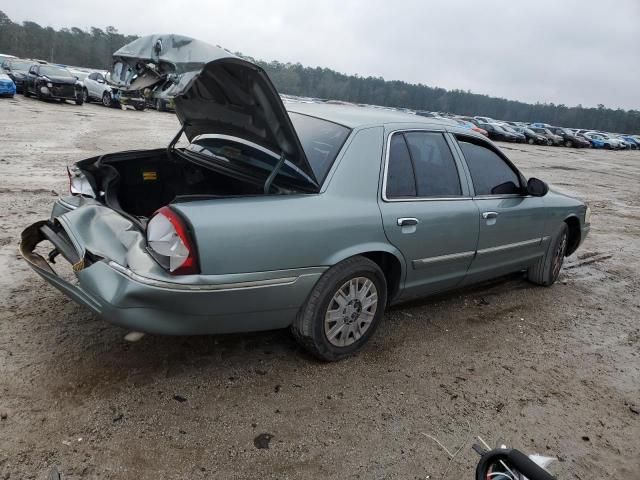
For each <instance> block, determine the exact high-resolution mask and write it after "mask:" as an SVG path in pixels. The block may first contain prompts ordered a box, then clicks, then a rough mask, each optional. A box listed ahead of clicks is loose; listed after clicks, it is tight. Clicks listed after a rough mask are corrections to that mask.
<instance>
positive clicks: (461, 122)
mask: <svg viewBox="0 0 640 480" xmlns="http://www.w3.org/2000/svg"><path fill="white" fill-rule="evenodd" d="M452 120H454V121H456V122H457V123H458V125H460V126H461V127H462V128H468V129H469V130H473V131H474V132H477V133H479V134H480V135H484V136H485V137H488V136H489V134H488V133H487V131H486V130H485V129H484V128H480V127H478V126H477V125H476V124H475V123H471V122H468V121H466V120H462V119H460V118H456V117H452Z"/></svg>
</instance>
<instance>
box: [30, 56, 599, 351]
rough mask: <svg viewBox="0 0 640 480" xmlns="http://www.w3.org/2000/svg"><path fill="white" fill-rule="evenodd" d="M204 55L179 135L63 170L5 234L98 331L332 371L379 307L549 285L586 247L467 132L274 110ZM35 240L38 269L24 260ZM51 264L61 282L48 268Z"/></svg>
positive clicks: (411, 120) (583, 228)
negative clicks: (14, 230) (268, 339)
mask: <svg viewBox="0 0 640 480" xmlns="http://www.w3.org/2000/svg"><path fill="white" fill-rule="evenodd" d="M218 53H219V55H218V57H217V58H213V59H212V60H211V61H210V62H209V63H207V64H206V65H205V66H204V68H203V69H201V70H200V71H198V72H196V73H194V75H192V76H191V78H190V80H189V81H188V82H186V83H185V85H184V87H183V90H182V93H181V94H180V95H178V96H177V97H176V99H175V108H176V114H177V116H178V118H179V119H180V122H181V123H182V128H181V130H180V132H179V133H178V134H177V135H176V136H175V138H174V139H173V140H172V141H171V143H170V144H169V146H168V147H167V148H158V149H156V150H142V151H125V152H118V153H112V154H107V155H99V156H96V157H92V158H89V159H86V160H82V161H80V162H78V163H77V164H75V165H74V166H73V167H72V168H71V169H70V172H69V174H70V177H71V192H72V195H71V196H69V197H65V198H61V199H59V200H58V201H57V202H56V203H55V205H54V207H53V213H52V215H51V218H49V219H48V220H43V221H41V222H38V223H36V224H33V225H31V226H30V227H28V228H27V229H26V230H25V231H24V232H23V234H22V242H21V252H22V255H23V256H24V258H25V259H26V260H27V262H29V264H30V265H31V266H32V267H33V269H34V270H35V271H36V272H37V273H38V274H39V275H41V276H42V277H43V278H44V279H45V280H47V281H48V282H49V283H51V284H52V285H54V286H55V287H57V288H58V289H60V290H61V291H62V292H64V293H65V294H66V295H68V296H69V297H71V298H72V299H74V300H76V301H77V302H79V303H81V304H83V305H86V306H87V307H88V308H90V309H91V310H93V311H94V312H95V313H97V314H99V315H101V316H102V317H104V318H105V319H106V320H108V321H110V322H113V323H115V324H117V325H121V326H123V327H125V328H126V329H128V330H131V331H134V332H151V333H156V334H170V335H186V334H214V333H227V332H243V331H254V330H267V329H277V328H285V327H289V328H291V330H292V332H293V334H294V335H295V337H296V338H297V339H298V340H299V341H300V343H301V344H302V345H303V346H304V347H305V348H307V349H308V350H309V351H310V352H311V353H313V354H314V355H316V356H317V357H319V358H321V359H324V360H337V359H340V358H343V357H345V356H347V355H350V354H352V353H353V352H355V351H357V350H358V349H360V348H361V347H362V346H363V345H364V344H365V343H366V342H367V340H368V339H369V338H370V337H371V335H372V334H373V333H374V331H375V329H376V327H377V326H378V325H379V323H380V321H381V320H382V318H383V312H384V310H385V308H386V307H387V306H388V305H390V304H394V303H398V302H401V301H404V300H408V299H411V298H415V297H420V296H425V295H430V294H433V293H436V292H442V291H446V290H450V289H454V288H458V287H461V286H464V285H468V284H472V283H475V282H479V281H483V280H486V279H490V278H494V277H497V276H501V275H504V274H507V273H509V272H516V271H526V272H527V275H528V278H529V279H530V280H531V281H533V282H535V283H537V284H541V285H551V284H552V283H554V281H555V280H556V279H557V278H558V275H559V272H560V268H561V266H562V262H563V259H564V257H565V256H566V255H570V254H572V253H573V252H574V251H575V250H576V249H577V248H578V246H579V245H580V243H581V242H582V241H583V240H584V238H585V236H586V235H587V233H588V231H589V224H590V212H589V210H588V208H587V207H586V205H585V204H584V203H583V202H581V201H580V200H577V199H575V198H571V197H568V196H565V195H561V194H559V193H554V192H551V191H549V190H548V188H547V186H546V184H545V183H544V182H542V181H540V180H537V179H533V178H532V179H529V180H528V181H527V180H526V179H525V178H524V177H523V175H522V174H521V173H520V172H519V171H518V169H517V168H516V167H515V166H514V165H513V164H512V163H511V162H510V161H509V160H508V159H507V157H506V156H505V155H504V154H503V153H502V152H501V151H500V150H499V149H498V148H497V147H496V146H495V145H494V144H493V143H491V142H490V141H488V140H486V139H485V138H484V137H482V136H481V135H478V134H476V133H474V132H472V131H471V130H469V129H464V128H460V127H457V126H453V125H451V124H449V123H442V122H439V121H438V120H437V119H431V118H426V117H421V116H416V115H411V114H406V113H400V112H393V111H390V110H383V109H373V108H364V107H357V106H344V105H329V104H317V103H299V104H296V103H289V104H288V105H287V109H285V107H284V105H283V103H282V101H281V99H280V97H279V96H278V94H277V92H276V90H275V89H274V87H273V85H272V84H271V82H270V80H269V78H268V77H267V75H266V74H265V72H264V71H263V70H262V69H261V68H259V67H258V66H256V65H254V64H252V63H250V62H247V61H245V60H242V59H240V58H237V57H235V56H233V55H231V54H229V53H228V52H226V51H224V50H219V52H218ZM181 135H185V136H186V138H187V139H188V141H189V144H188V146H187V147H185V148H177V147H176V146H175V145H176V143H177V141H178V138H179V137H180V136H181ZM43 241H48V242H50V243H51V244H53V250H51V252H50V253H49V254H48V259H45V258H44V257H42V256H41V255H39V254H38V253H37V252H35V251H34V250H35V248H36V246H37V245H38V244H39V243H40V242H43ZM59 255H61V256H62V257H64V258H65V259H66V260H67V261H68V262H69V263H70V264H71V265H72V270H73V272H74V273H75V281H68V280H65V279H63V278H62V277H60V276H58V275H57V274H56V273H55V272H54V270H53V269H52V267H51V265H50V262H51V261H53V260H55V259H56V258H57V257H58V256H59Z"/></svg>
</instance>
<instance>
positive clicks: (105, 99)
mask: <svg viewBox="0 0 640 480" xmlns="http://www.w3.org/2000/svg"><path fill="white" fill-rule="evenodd" d="M112 104H113V99H112V98H111V92H104V93H103V94H102V105H104V106H105V107H110V106H111V105H112Z"/></svg>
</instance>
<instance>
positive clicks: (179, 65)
mask: <svg viewBox="0 0 640 480" xmlns="http://www.w3.org/2000/svg"><path fill="white" fill-rule="evenodd" d="M114 59H115V63H114V67H113V69H112V71H111V74H110V77H111V82H112V83H116V84H117V82H120V84H121V85H122V86H123V87H126V88H128V89H143V88H148V87H151V86H153V85H158V84H162V83H163V82H172V85H171V86H170V87H169V88H170V95H171V96H173V97H174V103H175V111H176V115H177V116H178V119H179V120H180V123H181V124H182V126H183V129H184V133H185V135H186V136H187V138H188V139H189V141H192V140H193V139H194V138H195V137H196V136H198V135H201V134H221V135H230V136H234V137H238V138H242V139H245V140H248V141H250V142H253V143H255V144H257V145H259V146H261V147H264V148H266V149H268V150H270V151H272V152H273V153H275V154H276V155H278V156H281V157H284V158H285V159H286V160H287V161H289V162H291V163H292V164H294V165H295V166H297V167H298V168H299V169H300V170H302V171H303V172H304V173H305V174H306V175H307V176H308V178H309V179H310V182H312V183H313V187H314V188H316V189H318V188H319V186H318V182H317V179H316V177H315V175H314V173H313V170H312V168H311V166H310V164H309V161H308V159H307V157H306V155H305V152H304V149H303V147H302V144H301V143H300V139H299V138H298V135H297V134H296V131H295V129H294V127H293V124H292V123H291V119H290V118H289V115H288V113H287V111H286V109H285V107H284V105H283V103H282V100H281V99H280V96H279V95H278V92H277V91H276V89H275V87H274V86H273V84H272V83H271V80H270V79H269V77H268V75H267V74H266V72H265V71H264V70H263V69H262V68H260V67H259V66H257V65H255V64H253V63H251V62H249V61H246V60H244V59H242V58H239V57H237V56H235V55H233V54H231V53H230V52H228V51H226V50H224V49H222V48H220V47H214V46H212V45H209V44H207V43H205V42H202V41H199V40H195V39H193V38H190V37H185V36H181V35H174V34H157V35H149V36H146V37H142V38H139V39H137V40H135V41H134V42H131V43H130V44H128V45H125V46H124V47H122V48H121V49H120V50H118V51H116V52H115V53H114Z"/></svg>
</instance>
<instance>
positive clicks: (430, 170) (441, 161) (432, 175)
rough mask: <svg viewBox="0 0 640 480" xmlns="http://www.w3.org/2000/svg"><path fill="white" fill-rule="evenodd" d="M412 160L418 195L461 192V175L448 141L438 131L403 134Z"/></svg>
mask: <svg viewBox="0 0 640 480" xmlns="http://www.w3.org/2000/svg"><path fill="white" fill-rule="evenodd" d="M404 135H405V139H406V141H407V145H408V146H409V154H410V155H411V159H412V161H413V167H414V171H415V178H416V185H417V190H418V196H419V197H447V196H455V195H461V194H462V190H461V188H460V176H459V175H458V169H457V168H456V163H455V160H454V158H453V154H452V153H451V150H450V149H449V145H448V144H447V141H446V140H445V138H444V137H443V135H442V134H441V133H437V132H407V133H405V134H404Z"/></svg>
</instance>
